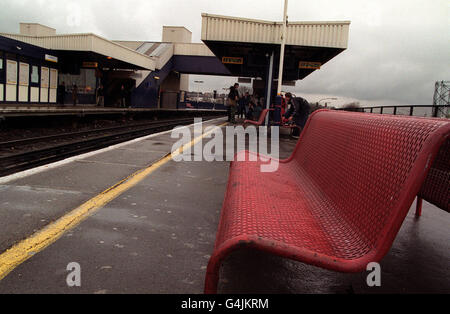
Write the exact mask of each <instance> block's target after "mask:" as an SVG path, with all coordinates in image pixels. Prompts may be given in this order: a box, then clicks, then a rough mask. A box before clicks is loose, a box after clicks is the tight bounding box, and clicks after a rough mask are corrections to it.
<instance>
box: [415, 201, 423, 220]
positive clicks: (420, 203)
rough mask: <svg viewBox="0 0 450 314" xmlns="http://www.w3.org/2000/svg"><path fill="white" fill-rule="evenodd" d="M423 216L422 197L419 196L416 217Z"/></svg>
mask: <svg viewBox="0 0 450 314" xmlns="http://www.w3.org/2000/svg"><path fill="white" fill-rule="evenodd" d="M420 216H422V198H420V197H418V196H417V204H416V217H420Z"/></svg>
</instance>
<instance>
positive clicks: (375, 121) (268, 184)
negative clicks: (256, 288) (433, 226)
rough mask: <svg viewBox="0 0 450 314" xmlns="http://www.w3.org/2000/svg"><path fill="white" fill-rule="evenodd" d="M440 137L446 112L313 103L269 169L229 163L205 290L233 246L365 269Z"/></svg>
mask: <svg viewBox="0 0 450 314" xmlns="http://www.w3.org/2000/svg"><path fill="white" fill-rule="evenodd" d="M449 137H450V122H449V120H444V119H442V120H437V119H425V118H414V117H400V116H387V115H375V114H366V113H357V112H340V111H328V110H319V111H316V112H315V113H313V114H312V115H311V116H310V118H309V120H308V122H307V124H306V126H305V128H304V131H303V132H302V134H301V136H300V139H299V141H298V143H297V146H296V148H295V151H294V153H293V154H292V156H291V157H290V158H289V159H287V160H282V161H280V165H279V168H278V170H277V171H276V172H273V173H263V172H261V171H260V165H261V163H262V162H250V161H246V162H237V161H236V162H232V163H231V167H230V176H229V180H228V186H227V191H226V195H225V199H224V203H223V208H222V213H221V218H220V223H219V228H218V231H217V237H216V243H215V247H214V252H213V254H212V256H211V258H210V260H209V264H208V267H207V273H206V279H205V292H206V293H216V292H217V284H218V280H219V270H220V265H221V262H222V261H223V260H224V259H225V258H226V257H227V256H228V255H229V254H230V253H231V252H232V251H234V250H237V249H240V248H254V249H258V250H262V251H266V252H269V253H273V254H276V255H279V256H282V257H286V258H290V259H293V260H297V261H300V262H304V263H307V264H312V265H315V266H319V267H323V268H327V269H331V270H335V271H341V272H360V271H365V270H366V266H367V264H368V263H370V262H378V261H380V260H381V259H382V258H383V257H384V256H385V254H386V253H387V252H388V251H389V249H390V247H391V245H392V242H393V240H394V239H395V237H396V235H397V232H398V231H399V229H400V227H401V225H402V222H403V220H404V218H405V217H406V215H407V213H408V210H409V208H410V207H411V204H412V203H413V201H414V198H415V196H416V195H417V194H418V192H419V190H420V189H421V187H422V186H423V182H424V180H425V178H426V177H427V174H428V171H429V170H430V168H431V165H432V164H433V160H434V159H435V157H436V155H437V154H438V151H439V149H440V147H441V146H442V144H443V143H444V142H445V141H446V140H448V138H449ZM240 154H246V155H247V157H248V154H253V153H250V152H240ZM245 160H249V159H248V158H246V159H245ZM447 189H448V185H447ZM447 201H448V199H447Z"/></svg>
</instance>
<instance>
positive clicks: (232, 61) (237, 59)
mask: <svg viewBox="0 0 450 314" xmlns="http://www.w3.org/2000/svg"><path fill="white" fill-rule="evenodd" d="M222 63H223V64H244V58H240V57H222Z"/></svg>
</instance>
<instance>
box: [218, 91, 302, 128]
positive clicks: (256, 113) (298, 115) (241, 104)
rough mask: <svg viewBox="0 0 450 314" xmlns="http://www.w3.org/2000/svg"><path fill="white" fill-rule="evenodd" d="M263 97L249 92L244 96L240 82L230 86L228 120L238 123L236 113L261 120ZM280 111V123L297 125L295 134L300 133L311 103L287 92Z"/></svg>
mask: <svg viewBox="0 0 450 314" xmlns="http://www.w3.org/2000/svg"><path fill="white" fill-rule="evenodd" d="M263 102H264V99H263V98H260V97H258V95H253V96H250V94H249V93H248V92H246V93H245V94H243V95H242V96H241V95H240V94H239V83H235V84H234V85H233V86H231V87H230V93H229V94H228V98H227V103H226V106H227V110H228V122H230V123H236V114H237V115H238V118H245V119H247V120H255V121H256V120H259V118H260V115H261V112H262V111H263V106H262V103H263ZM280 107H282V109H281V108H280V110H279V111H278V112H280V115H281V117H280V118H281V119H280V121H279V122H280V123H281V124H282V125H283V124H284V125H286V124H290V125H294V126H296V127H295V128H293V133H292V135H293V136H298V135H300V132H301V130H302V129H303V127H304V126H305V124H306V121H307V120H308V117H309V113H310V105H309V103H308V101H307V100H306V99H304V98H301V97H295V98H294V97H292V94H291V93H286V94H285V96H284V99H283V101H282V104H281V105H280Z"/></svg>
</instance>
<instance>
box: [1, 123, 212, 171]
mask: <svg viewBox="0 0 450 314" xmlns="http://www.w3.org/2000/svg"><path fill="white" fill-rule="evenodd" d="M212 118H217V117H211V119H212ZM207 119H208V117H206V118H204V120H207ZM193 121H194V119H193V118H185V119H176V120H165V121H157V122H154V123H146V124H136V125H132V126H130V125H128V126H120V127H112V128H103V129H96V130H90V131H82V132H72V133H65V134H57V135H49V136H42V137H35V138H28V139H21V140H15V141H8V142H0V148H3V149H4V148H8V147H15V148H19V149H20V147H26V146H27V145H31V144H36V143H41V144H40V145H41V146H45V145H46V144H48V143H49V142H52V141H64V143H59V144H53V145H52V144H51V143H50V144H48V145H47V147H45V148H38V149H31V150H28V151H22V152H19V153H13V154H9V155H6V156H0V177H1V176H6V175H10V174H13V173H16V172H19V171H23V170H27V169H30V168H34V167H37V166H42V165H45V164H48V163H51V162H55V161H59V160H62V159H65V158H68V157H72V156H76V155H79V154H83V153H87V152H90V151H93V150H97V149H101V148H104V147H108V146H111V145H114V144H118V143H121V142H125V141H128V140H131V139H135V138H138V137H141V136H145V135H150V134H153V133H158V132H161V131H166V130H169V129H171V128H173V127H176V126H179V125H188V124H192V123H193ZM68 138H70V139H72V140H70V141H69V142H67V139H68Z"/></svg>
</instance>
